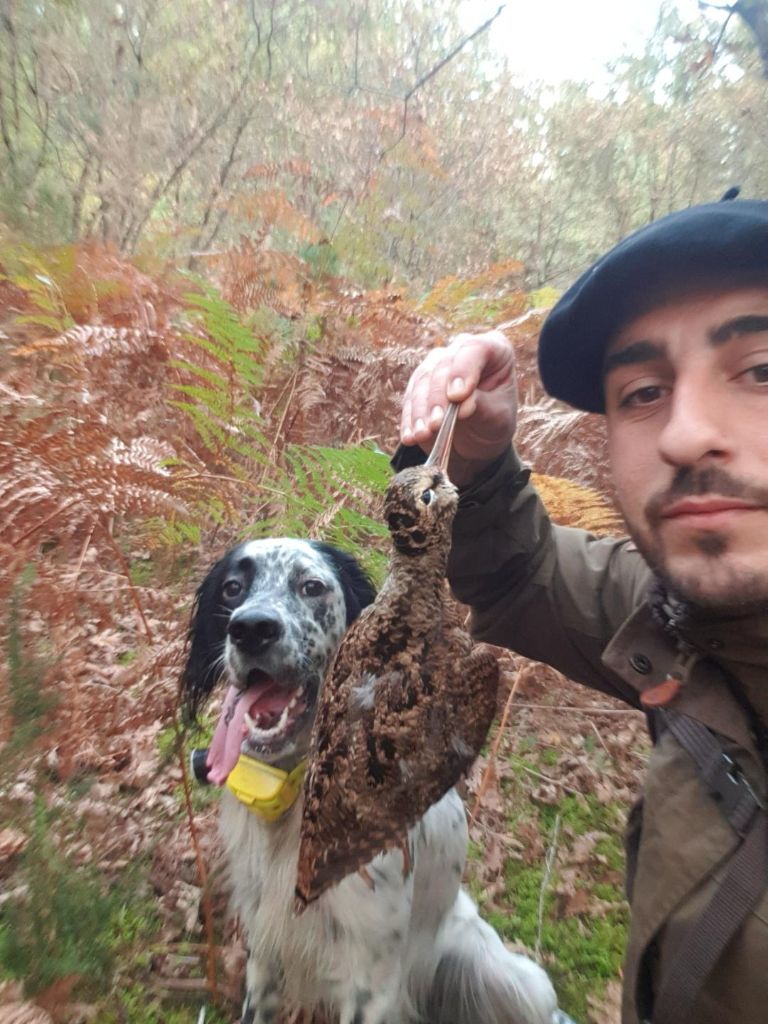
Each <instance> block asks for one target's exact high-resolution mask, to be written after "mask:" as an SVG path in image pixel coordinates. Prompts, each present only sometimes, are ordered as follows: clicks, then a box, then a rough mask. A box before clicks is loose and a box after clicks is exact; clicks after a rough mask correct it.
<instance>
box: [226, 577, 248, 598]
mask: <svg viewBox="0 0 768 1024" xmlns="http://www.w3.org/2000/svg"><path fill="white" fill-rule="evenodd" d="M221 589H222V593H223V594H224V597H238V596H239V594H240V593H241V592H242V589H243V584H242V583H241V582H240V580H227V582H226V583H225V584H224V586H223V587H222V588H221Z"/></svg>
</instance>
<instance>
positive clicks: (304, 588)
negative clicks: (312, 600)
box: [299, 580, 328, 597]
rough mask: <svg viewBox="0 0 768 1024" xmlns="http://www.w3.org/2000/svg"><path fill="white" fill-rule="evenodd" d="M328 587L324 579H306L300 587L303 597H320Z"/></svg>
mask: <svg viewBox="0 0 768 1024" xmlns="http://www.w3.org/2000/svg"><path fill="white" fill-rule="evenodd" d="M327 589H328V588H327V587H326V585H325V584H324V583H323V581H322V580H304V582H303V583H302V584H301V586H300V587H299V593H300V594H301V596H302V597H320V595H321V594H324V593H325V591H326V590H327Z"/></svg>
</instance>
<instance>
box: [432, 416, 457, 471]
mask: <svg viewBox="0 0 768 1024" xmlns="http://www.w3.org/2000/svg"><path fill="white" fill-rule="evenodd" d="M458 411H459V404H458V402H449V403H448V408H447V409H446V411H445V416H443V422H442V423H441V424H440V429H439V430H438V432H437V437H436V438H435V443H434V445H433V446H432V451H431V452H430V453H429V457H428V458H427V461H426V462H425V463H424V465H425V466H436V467H437V468H438V469H439V470H441V471H442V472H443V473H445V472H446V471H447V469H448V460H449V458H450V457H451V442H452V441H453V431H454V430H455V428H456V416H457V414H458Z"/></svg>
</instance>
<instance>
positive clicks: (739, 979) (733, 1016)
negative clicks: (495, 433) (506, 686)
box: [448, 452, 768, 1024]
mask: <svg viewBox="0 0 768 1024" xmlns="http://www.w3.org/2000/svg"><path fill="white" fill-rule="evenodd" d="M528 477H529V472H528V471H527V470H525V469H523V468H522V467H521V465H520V462H519V461H518V459H517V457H516V456H515V455H514V453H512V452H511V453H510V455H509V456H508V457H507V458H506V460H504V461H503V464H502V465H500V466H497V467H496V468H495V470H494V471H493V472H492V475H491V476H490V477H486V479H484V480H481V482H480V483H478V484H476V485H474V486H473V487H471V488H468V489H466V490H464V491H463V492H462V496H461V501H460V505H459V512H458V514H457V517H456V521H455V525H454V535H453V549H452V552H451V559H450V563H449V570H448V571H449V578H450V582H451V585H452V588H453V590H454V592H455V593H456V595H457V597H458V598H459V600H461V601H463V602H464V603H466V604H468V605H470V606H471V608H472V623H473V634H474V636H475V637H476V638H478V639H480V640H485V641H487V642H489V643H492V644H497V645H500V646H504V647H508V648H511V649H512V650H515V651H517V652H519V653H521V654H524V655H526V656H527V657H529V658H534V659H536V660H539V661H543V662H546V663H548V664H549V665H552V666H553V667H554V668H556V669H559V670H560V671H561V672H563V673H564V674H565V675H567V676H569V677H570V678H571V679H575V680H577V681H578V682H581V683H584V684H585V685H587V686H589V687H592V688H593V689H596V690H600V691H602V692H604V693H607V694H610V695H611V696H613V697H618V698H619V699H621V700H623V701H626V702H627V703H628V704H631V705H632V706H634V707H639V706H640V703H639V697H640V694H641V692H642V691H643V690H645V689H647V688H650V687H653V686H656V685H658V684H659V683H661V682H662V681H663V680H664V678H665V677H666V675H667V673H668V671H669V670H670V669H671V668H672V665H673V663H674V661H675V659H676V656H677V654H678V650H677V644H676V641H675V640H674V639H673V638H671V637H670V636H669V635H668V634H667V632H666V631H665V630H664V629H662V628H661V627H660V626H659V625H657V624H656V622H655V621H654V619H653V617H652V615H651V611H650V608H649V606H648V604H647V602H646V597H647V594H648V589H649V585H650V583H651V580H652V576H651V572H650V570H649V568H648V566H647V564H646V563H645V562H644V560H643V558H642V557H641V555H640V554H639V552H638V551H637V548H636V547H635V546H634V545H633V544H632V543H631V542H630V541H628V540H626V539H625V540H614V539H606V538H603V539H598V538H595V537H593V536H591V535H590V534H588V533H586V532H584V531H582V530H575V529H570V528H567V527H561V526H555V525H553V524H552V523H551V522H550V520H549V519H548V517H547V515H546V512H545V511H544V508H543V506H542V504H541V502H540V500H539V497H538V495H537V494H536V491H535V490H534V488H533V487H532V486H531V484H530V483H529V481H528ZM681 633H682V636H683V638H684V640H685V642H686V643H687V644H690V645H692V646H693V647H694V649H695V650H696V652H697V653H699V654H700V657H699V658H698V659H697V660H696V661H695V663H694V664H693V666H692V669H691V671H690V674H689V677H688V678H687V680H686V682H685V684H684V686H683V687H682V689H681V691H680V693H679V695H678V696H677V697H675V699H674V701H673V703H672V705H670V707H674V708H676V709H677V710H679V711H682V712H684V713H685V714H687V715H689V716H691V717H692V718H695V719H697V720H698V721H700V722H702V723H703V724H704V725H706V726H708V727H709V728H711V729H713V730H715V732H716V733H717V734H719V738H720V739H721V741H722V742H723V745H724V746H725V748H726V750H727V751H728V753H729V754H730V755H731V756H733V757H734V759H735V760H736V762H737V763H738V765H740V767H741V769H742V771H743V772H744V774H745V775H746V777H747V779H748V780H749V782H750V783H751V785H752V787H753V789H754V790H755V792H756V793H757V795H758V796H759V798H760V799H762V800H764V799H765V796H766V778H765V772H764V769H763V764H762V761H761V759H760V756H759V753H758V751H757V749H756V744H755V740H754V737H753V733H752V730H751V729H750V725H749V722H748V720H747V718H746V715H745V712H744V711H743V710H742V707H741V705H740V703H739V702H738V701H737V700H736V699H735V698H734V697H733V696H732V693H731V690H730V689H729V686H728V684H727V682H726V678H727V677H726V674H725V673H726V672H727V673H729V674H730V676H731V678H732V679H735V680H737V681H738V685H740V686H741V688H742V689H743V692H744V693H745V694H746V695H747V696H748V699H749V701H750V702H751V704H752V706H753V708H755V709H756V711H757V713H758V714H759V715H760V716H761V718H762V720H763V721H768V620H767V619H766V617H765V616H761V617H758V616H755V617H754V618H752V619H749V618H746V617H745V618H743V619H732V620H728V621H716V622H711V623H709V624H707V625H703V624H702V625H698V626H691V627H687V628H683V629H681ZM737 843H738V838H737V836H736V834H735V832H733V830H732V829H731V827H730V826H729V825H728V823H727V822H726V820H725V819H724V817H723V816H722V814H721V812H720V810H719V809H718V807H717V805H716V803H715V800H714V799H713V798H712V796H711V795H710V794H709V793H707V791H706V790H705V788H704V785H703V783H702V781H701V780H700V778H699V775H698V773H697V769H696V766H695V764H694V762H693V759H692V758H691V756H690V755H689V754H688V753H687V752H686V750H684V749H683V748H682V747H681V746H680V745H679V744H678V742H677V741H676V740H675V738H674V737H673V736H672V735H671V733H669V732H666V731H665V732H663V733H662V735H661V737H660V739H659V742H658V743H657V745H656V746H655V747H654V748H653V751H652V753H651V757H650V762H649V765H648V772H647V776H646V779H645V786H644V797H643V800H641V801H639V803H638V804H637V805H636V806H635V808H633V810H632V812H631V814H630V821H629V826H628V830H627V891H628V896H629V900H630V904H631V908H632V923H631V928H630V935H629V943H628V948H627V955H626V964H625V972H624V1000H623V1015H622V1020H623V1024H638V1022H642V1021H645V1020H646V1019H649V1017H650V1012H651V1010H650V1007H651V1000H652V996H653V991H654V986H655V985H656V984H657V982H658V978H659V975H660V972H661V971H663V969H664V967H665V966H666V963H665V950H668V949H669V946H670V945H672V944H674V940H675V938H676V936H677V935H678V934H679V930H680V929H682V928H684V927H685V925H686V923H687V922H689V921H691V920H693V919H694V918H695V916H696V915H697V914H698V913H699V911H700V910H701V909H702V907H703V906H705V905H706V903H707V902H708V901H709V899H710V898H711V896H712V894H713V892H714V891H715V889H716V887H717V886H718V884H719V881H720V879H721V877H722V873H723V870H724V865H725V864H727V862H728V858H729V855H730V853H731V852H732V851H733V849H734V848H735V847H736V845H737ZM667 963H668V961H667ZM766 1021H768V894H766V895H765V896H763V898H762V899H761V901H760V902H759V903H758V905H757V907H756V909H755V910H754V911H753V913H752V915H751V917H750V918H749V919H748V920H747V922H746V924H744V925H743V926H742V927H741V929H740V931H739V932H738V933H737V935H736V937H735V938H734V939H733V940H732V942H731V944H730V945H729V946H728V947H727V949H726V951H725V953H724V954H723V956H722V957H721V959H720V961H719V963H718V964H717V966H716V968H715V970H714V972H713V973H712V974H710V976H709V979H708V981H707V983H706V985H705V988H704V990H703V993H702V995H701V997H700V1000H699V1004H698V1008H697V1014H696V1024H765V1022H766ZM681 1024H687V1022H681Z"/></svg>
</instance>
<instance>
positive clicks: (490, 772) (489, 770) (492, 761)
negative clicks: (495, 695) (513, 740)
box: [469, 669, 523, 818]
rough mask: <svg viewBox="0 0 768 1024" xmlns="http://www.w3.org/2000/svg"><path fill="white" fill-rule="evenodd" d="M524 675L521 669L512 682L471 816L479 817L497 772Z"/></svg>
mask: <svg viewBox="0 0 768 1024" xmlns="http://www.w3.org/2000/svg"><path fill="white" fill-rule="evenodd" d="M522 675H523V673H522V669H521V670H520V671H519V672H518V673H517V675H516V676H515V681H514V683H513V684H512V688H511V690H510V691H509V695H508V696H507V700H506V703H505V704H504V711H503V712H502V715H501V721H500V722H499V728H498V730H497V732H496V738H495V739H494V741H493V743H492V744H491V751H490V754H489V755H488V763H487V764H486V766H485V771H484V772H483V777H482V779H481V780H480V785H479V786H478V788H477V794H476V795H475V802H474V804H473V805H472V810H471V811H470V812H469V816H470V817H471V818H477V812H478V810H479V809H480V804H481V803H482V800H483V797H484V796H485V792H486V790H487V789H488V786H489V785H490V783H491V779H492V778H493V776H494V775H495V774H496V757H497V755H498V752H499V747H500V746H501V740H502V737H503V736H504V730H505V729H506V727H507V720H508V719H509V712H510V710H511V708H512V701H513V700H514V699H515V693H516V692H517V687H518V686H519V684H520V680H521V678H522Z"/></svg>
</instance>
